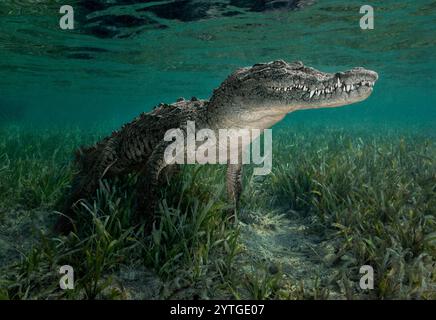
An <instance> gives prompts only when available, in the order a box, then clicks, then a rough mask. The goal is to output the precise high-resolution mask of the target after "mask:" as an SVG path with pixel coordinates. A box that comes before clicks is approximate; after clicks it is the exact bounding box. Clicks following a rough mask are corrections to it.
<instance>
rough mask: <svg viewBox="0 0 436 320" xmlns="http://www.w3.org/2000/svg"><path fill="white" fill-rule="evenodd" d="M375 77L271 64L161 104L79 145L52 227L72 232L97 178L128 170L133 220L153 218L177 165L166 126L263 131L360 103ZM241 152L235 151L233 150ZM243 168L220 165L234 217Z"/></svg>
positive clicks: (356, 71)
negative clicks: (207, 94)
mask: <svg viewBox="0 0 436 320" xmlns="http://www.w3.org/2000/svg"><path fill="white" fill-rule="evenodd" d="M377 79H378V75H377V73H376V72H374V71H371V70H367V69H364V68H361V67H358V68H353V69H351V70H348V71H344V72H337V73H326V72H321V71H319V70H316V69H315V68H312V67H309V66H305V65H304V64H303V63H302V62H301V61H295V62H292V63H288V62H285V61H283V60H276V61H272V62H268V63H258V64H255V65H253V66H251V67H244V68H240V69H237V70H236V71H235V72H234V73H232V74H231V75H230V76H228V78H227V79H225V80H224V82H223V83H222V84H221V85H220V86H219V87H218V88H217V89H215V90H214V91H213V94H212V96H211V98H210V100H203V99H197V98H195V97H193V98H191V99H188V100H185V99H183V98H180V99H178V100H177V101H176V102H174V103H171V104H165V103H161V104H159V105H158V106H156V107H155V108H154V109H153V110H152V111H151V112H148V113H145V112H143V113H141V114H140V115H139V116H138V117H137V118H135V119H134V120H133V121H132V122H130V123H127V124H125V125H124V126H122V127H121V129H120V130H118V131H114V132H113V133H112V134H111V135H109V136H108V137H106V138H104V139H102V140H101V141H99V142H97V143H96V144H95V145H93V146H91V147H87V148H79V150H78V151H77V152H76V158H75V163H76V165H77V168H78V172H77V174H76V175H75V177H74V178H73V182H72V187H71V191H70V192H69V195H68V196H67V197H66V201H65V203H64V206H63V208H62V209H61V210H60V212H61V213H62V215H60V217H59V219H58V221H57V223H56V225H55V230H57V231H58V232H60V233H68V232H69V231H71V230H72V227H73V225H74V221H75V219H76V218H77V217H76V213H75V212H76V210H75V204H77V203H78V202H79V201H80V200H81V199H87V198H90V197H92V196H93V195H94V194H95V192H96V190H97V189H98V187H99V183H100V180H101V179H111V178H114V177H117V176H120V175H125V174H129V173H135V174H137V175H138V179H137V183H136V186H135V190H136V195H135V199H136V200H135V201H136V203H135V208H134V210H135V212H136V214H137V215H138V216H140V217H144V218H146V219H149V221H150V222H151V221H153V220H154V218H155V215H154V213H155V205H156V202H157V200H158V193H157V192H158V190H159V186H160V185H161V182H162V177H166V179H169V178H170V177H171V175H172V174H173V173H174V172H175V171H177V168H178V165H177V164H174V163H173V164H170V163H168V162H167V161H164V153H165V150H166V148H167V147H168V145H169V144H170V143H171V142H169V141H166V139H164V136H165V133H166V132H167V131H168V130H170V129H174V128H179V129H181V130H184V132H186V129H187V128H186V124H187V122H188V121H194V122H195V126H196V130H199V129H203V128H208V129H211V130H213V131H214V132H215V131H217V130H219V129H221V128H225V129H247V128H248V129H257V130H264V129H268V128H271V127H272V126H273V125H274V124H276V123H278V122H279V121H281V120H282V119H283V118H284V117H285V116H286V115H287V114H288V113H291V112H293V111H297V110H304V109H317V108H327V107H338V106H344V105H349V104H352V103H356V102H359V101H363V100H365V99H366V98H367V97H369V96H370V94H371V93H372V91H373V87H374V83H375V82H376V81H377ZM245 147H246V146H240V149H239V152H242V150H243V149H244V148H245ZM242 167H243V166H242V164H241V162H238V164H234V163H230V162H229V163H228V164H227V172H226V187H227V193H228V198H229V201H230V202H231V203H232V205H233V207H234V208H235V210H234V211H233V212H234V213H236V212H237V208H238V204H239V198H240V195H241V192H242V182H241V177H242ZM167 181H168V180H167ZM146 225H150V224H147V223H146Z"/></svg>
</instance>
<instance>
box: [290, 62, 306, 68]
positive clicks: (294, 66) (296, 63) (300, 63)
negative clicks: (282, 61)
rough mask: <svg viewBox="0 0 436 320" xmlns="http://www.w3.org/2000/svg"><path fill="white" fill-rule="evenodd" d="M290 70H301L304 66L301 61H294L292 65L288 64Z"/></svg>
mask: <svg viewBox="0 0 436 320" xmlns="http://www.w3.org/2000/svg"><path fill="white" fill-rule="evenodd" d="M289 65H290V67H291V69H296V70H297V69H302V68H304V64H303V62H301V61H294V62H292V63H290V64H289Z"/></svg>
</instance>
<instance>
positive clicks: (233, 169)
mask: <svg viewBox="0 0 436 320" xmlns="http://www.w3.org/2000/svg"><path fill="white" fill-rule="evenodd" d="M226 184H227V195H228V198H229V200H230V202H231V204H232V205H233V208H232V209H231V210H229V211H230V212H229V213H230V214H232V213H233V214H236V212H237V211H238V210H239V199H240V197H241V193H242V164H241V163H239V164H228V165H227V175H226Z"/></svg>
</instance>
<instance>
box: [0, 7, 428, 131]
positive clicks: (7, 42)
mask: <svg viewBox="0 0 436 320" xmlns="http://www.w3.org/2000/svg"><path fill="white" fill-rule="evenodd" d="M266 2H267V3H268V1H266ZM171 3H172V1H159V2H151V1H121V0H118V1H112V2H109V1H103V0H95V1H78V0H76V1H70V2H69V4H71V5H72V6H73V8H74V9H75V21H76V26H75V30H61V29H60V28H59V19H60V17H61V14H59V13H58V11H59V7H60V5H61V4H63V2H62V1H30V0H22V1H17V0H5V1H2V2H1V4H0V16H1V19H0V74H1V78H0V93H1V94H0V112H1V117H2V119H3V122H2V123H5V122H6V123H7V122H8V121H23V122H26V123H31V124H33V125H35V124H38V125H42V126H48V127H51V126H53V125H54V124H62V125H63V124H65V123H74V124H83V125H85V126H93V125H95V124H102V123H108V124H109V125H110V126H115V127H116V126H118V125H119V124H121V123H123V122H125V121H128V120H130V119H131V118H132V117H134V116H135V115H136V114H137V113H138V112H141V111H147V110H150V108H152V107H153V106H154V105H156V104H157V103H159V102H168V103H169V102H173V101H175V100H176V99H177V98H178V97H181V96H183V97H191V96H197V97H201V98H208V97H210V95H211V92H212V90H213V89H214V88H216V87H217V86H218V85H219V84H220V82H221V81H223V79H224V78H225V77H226V76H227V75H228V74H230V73H231V72H233V71H234V70H235V69H236V68H238V67H241V66H248V65H252V64H254V63H257V62H265V61H271V60H274V59H284V60H287V61H293V60H302V61H303V62H304V63H305V64H307V65H310V66H313V67H316V68H318V69H320V70H325V71H340V70H346V69H349V68H351V67H355V66H363V67H365V68H368V69H372V70H375V71H377V72H378V73H379V75H380V80H379V81H378V83H377V85H376V88H375V91H374V93H373V95H372V96H371V97H370V99H368V100H367V101H365V102H363V103H360V104H358V105H352V106H348V107H345V108H340V109H334V110H316V111H305V112H297V113H295V114H292V115H290V116H289V117H288V118H287V119H286V122H285V123H289V124H294V123H296V124H302V125H304V124H312V123H319V124H321V125H327V126H328V125H333V126H343V125H349V124H357V125H361V124H364V125H371V124H375V127H378V126H380V125H383V126H387V127H390V126H396V127H400V128H409V127H410V128H412V127H413V128H420V129H422V128H425V130H426V131H427V133H428V134H434V127H436V126H435V119H436V107H435V106H436V95H435V90H434V89H435V84H436V80H435V77H434V75H435V73H436V37H435V30H436V3H435V2H434V1H431V0H420V1H394V0H389V1H365V2H363V1H356V0H352V1H317V2H315V3H314V4H311V5H307V6H305V7H302V8H300V9H298V10H294V9H292V8H287V7H286V6H285V7H280V6H279V7H278V9H275V10H262V9H265V8H263V7H262V6H260V7H259V6H258V7H255V8H254V9H253V7H250V5H248V4H247V3H250V1H230V0H228V1H216V2H213V1H182V2H181V3H182V4H183V7H182V8H179V10H178V9H177V6H174V4H173V6H168V4H171ZM253 3H265V1H253ZM288 3H293V1H288ZM364 4H371V5H373V7H374V11H375V20H374V21H375V28H374V30H361V29H360V27H359V19H360V17H361V16H362V15H361V14H360V13H359V8H360V6H361V5H364ZM289 6H290V5H289ZM150 7H151V8H152V9H153V10H147V8H150ZM256 8H257V9H256ZM259 8H260V9H259ZM266 9H268V7H267V8H266ZM180 11H182V12H180ZM191 11H192V12H191ZM119 16H121V18H117V17H119ZM126 17H127V18H126ZM92 19H94V20H92ZM95 25H97V26H98V27H95Z"/></svg>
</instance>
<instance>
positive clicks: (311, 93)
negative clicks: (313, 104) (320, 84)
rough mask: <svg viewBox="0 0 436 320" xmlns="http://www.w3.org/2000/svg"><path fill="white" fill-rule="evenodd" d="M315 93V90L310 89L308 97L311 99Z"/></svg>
mask: <svg viewBox="0 0 436 320" xmlns="http://www.w3.org/2000/svg"><path fill="white" fill-rule="evenodd" d="M314 94H315V90H312V91H310V96H309V99H312V97H313V95H314Z"/></svg>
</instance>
